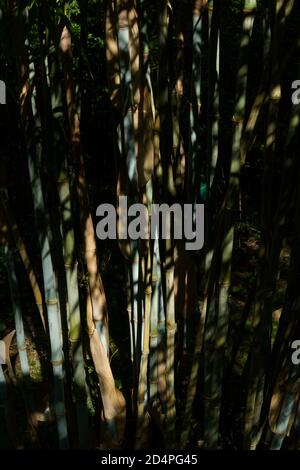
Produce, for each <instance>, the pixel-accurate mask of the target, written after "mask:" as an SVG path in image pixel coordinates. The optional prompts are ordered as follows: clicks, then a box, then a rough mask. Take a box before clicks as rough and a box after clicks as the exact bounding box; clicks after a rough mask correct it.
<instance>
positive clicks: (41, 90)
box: [0, 0, 300, 449]
mask: <svg viewBox="0 0 300 470" xmlns="http://www.w3.org/2000/svg"><path fill="white" fill-rule="evenodd" d="M19 3H20V2H17V1H13V0H12V1H9V2H7V4H6V5H5V6H3V7H1V8H2V9H1V13H2V16H1V22H2V23H3V24H5V25H7V28H8V29H9V30H10V31H13V30H18V34H16V35H11V39H10V40H9V41H7V42H6V43H5V44H6V46H5V48H3V50H2V49H1V54H2V55H3V56H4V57H5V58H6V59H5V60H6V65H7V66H8V64H9V67H12V68H13V69H14V70H15V71H16V74H17V79H16V83H15V84H14V87H15V90H16V95H15V103H14V108H15V110H16V116H17V117H16V122H17V125H18V136H19V139H20V142H21V143H20V147H21V149H22V155H23V157H24V159H26V162H27V170H26V171H27V178H28V187H29V188H30V189H31V195H30V200H31V204H32V212H33V215H34V221H35V222H34V223H35V230H36V240H35V242H36V244H37V247H36V251H37V253H38V254H39V261H38V263H39V266H38V264H37V263H33V262H32V259H31V258H32V247H30V244H28V240H27V241H26V238H24V237H23V234H22V230H21V229H20V227H19V225H18V217H16V216H15V214H14V210H13V201H10V199H11V196H12V188H11V183H10V176H9V175H7V174H6V173H7V172H8V173H9V168H10V165H9V161H8V160H9V159H8V155H10V151H9V149H6V150H5V152H4V153H3V156H1V179H0V190H1V201H0V237H1V238H0V240H1V245H3V246H5V251H4V257H5V262H6V266H7V273H8V274H7V275H8V283H9V290H10V297H11V308H12V311H13V317H14V325H15V333H14V332H12V333H11V336H9V335H8V336H7V337H6V342H7V344H9V342H10V341H11V339H12V338H13V336H14V334H16V348H17V351H18V356H19V360H20V368H21V375H22V383H21V385H20V387H21V390H22V393H23V396H24V403H25V405H26V416H27V420H28V423H29V425H30V428H31V432H32V436H33V437H32V440H33V441H34V442H35V445H36V446H39V445H40V442H39V431H38V425H37V423H36V422H35V419H34V416H35V404H34V400H33V399H32V395H31V392H30V388H31V380H30V364H29V362H30V361H29V359H30V357H29V351H28V345H27V341H26V337H27V336H28V333H27V326H26V322H25V318H26V316H25V315H24V312H22V301H21V299H20V295H19V286H18V284H19V282H20V279H19V274H18V270H17V269H16V268H17V264H16V259H19V260H20V261H21V262H22V264H23V269H24V272H25V276H26V279H27V281H28V282H27V288H30V289H31V291H32V293H33V297H34V300H35V303H36V310H37V313H38V318H39V322H40V324H41V327H42V331H43V333H42V334H43V335H44V337H45V338H46V340H47V344H48V355H47V361H48V363H49V364H50V365H51V372H50V382H51V386H50V402H49V406H50V408H49V415H48V418H45V416H46V414H45V413H44V418H45V419H48V421H49V422H53V423H55V426H56V428H55V429H56V438H57V445H58V446H59V447H60V448H69V447H71V448H74V447H80V448H86V447H93V446H94V447H95V446H99V447H101V448H120V447H122V446H126V445H132V446H133V447H134V448H136V449H143V448H148V447H151V446H153V445H158V446H161V447H164V448H168V449H176V448H178V447H179V448H181V449H184V448H187V447H191V446H192V447H193V446H194V447H197V448H200V447H201V448H202V447H203V448H209V449H216V448H226V447H227V446H228V447H230V446H231V447H235V448H239V447H240V448H244V449H259V448H268V449H280V448H290V449H297V448H299V445H300V427H299V423H300V392H299V390H300V389H299V366H297V365H295V364H293V363H292V362H291V360H290V358H291V354H292V351H291V344H292V342H293V341H294V340H296V339H299V337H300V336H299V335H300V328H299V312H298V309H299V298H298V297H299V294H298V291H299V289H298V280H299V269H300V258H299V227H300V221H299V213H300V212H299V210H300V208H299V207H298V206H299V202H300V198H299V188H298V186H299V185H298V183H297V181H298V177H299V164H298V155H297V152H298V140H299V135H300V134H299V122H300V120H299V118H300V116H299V109H300V108H299V105H293V104H292V102H291V100H290V99H289V93H290V94H292V91H291V90H290V87H289V85H291V83H292V82H293V81H294V80H296V79H297V78H300V77H298V75H299V71H300V68H299V60H295V58H296V59H297V57H298V55H299V45H300V42H299V31H300V28H299V18H300V7H299V4H298V2H295V1H293V0H277V1H275V2H273V1H272V2H271V1H268V0H257V1H256V0H245V1H242V0H237V1H234V0H230V1H228V2H221V1H220V0H214V1H211V0H209V1H206V0H186V1H180V0H172V1H171V0H170V1H169V0H163V1H160V2H155V1H154V0H153V2H145V1H144V0H139V1H138V0H107V1H105V2H99V4H100V3H101V11H102V14H103V23H104V26H103V30H104V31H103V32H104V38H103V39H104V40H105V51H106V58H105V60H104V66H103V70H102V73H103V74H105V75H106V77H107V91H106V93H107V94H108V96H109V98H110V104H109V105H108V104H107V103H106V105H107V106H111V109H112V111H111V113H110V119H111V128H112V140H113V144H114V145H113V148H114V157H115V162H116V168H117V177H116V184H115V192H116V196H117V200H118V198H119V196H127V198H128V203H129V204H134V203H142V204H145V205H146V206H147V207H148V210H149V211H150V208H151V206H152V204H153V203H157V204H161V203H164V202H165V203H167V204H172V203H174V202H177V203H179V204H182V205H183V204H185V203H189V204H192V205H193V207H194V208H195V205H196V204H198V203H204V204H205V246H204V249H203V250H202V251H200V252H199V253H193V254H191V253H189V252H187V251H185V249H184V242H183V241H180V240H174V239H168V240H161V239H160V238H159V234H157V235H158V236H157V238H156V239H151V240H150V239H149V240H130V239H123V237H122V236H120V237H119V240H118V249H119V250H120V252H121V254H122V257H123V259H122V263H123V266H124V268H125V276H124V279H125V280H124V286H119V287H118V288H119V290H120V291H121V288H122V287H123V290H124V291H125V294H126V307H127V324H128V331H129V338H128V339H129V350H130V351H129V354H128V364H127V365H128V370H129V371H130V373H131V381H130V387H129V388H130V389H129V390H125V389H122V391H121V390H120V389H119V388H118V386H117V385H116V380H115V376H114V374H113V370H112V364H111V359H112V358H111V343H110V334H109V327H108V326H109V322H108V318H109V306H110V304H109V301H108V300H107V299H108V298H109V295H107V294H109V289H110V288H112V286H109V285H107V286H106V289H107V290H106V292H105V289H104V284H103V281H102V277H101V273H100V269H99V246H100V244H98V243H97V239H96V235H95V229H94V223H93V213H92V209H91V207H92V203H91V191H90V188H89V177H88V175H87V172H86V166H87V154H86V152H85V145H84V142H83V138H82V123H81V119H82V107H81V99H83V95H84V93H85V92H86V90H85V89H84V86H83V82H84V78H82V79H79V78H78V77H79V74H78V61H76V60H77V59H78V58H77V56H76V54H75V55H74V49H75V50H76V48H78V50H79V51H80V52H79V64H80V66H81V67H82V70H83V71H86V69H85V67H86V61H87V59H86V57H85V54H84V51H82V50H81V47H82V48H83V49H84V47H87V39H88V37H89V36H88V34H87V31H88V28H89V23H88V19H91V16H89V15H91V10H89V8H88V4H87V2H85V1H80V2H78V3H77V2H76V5H77V8H78V11H79V12H80V16H81V25H80V27H81V29H80V40H79V42H80V45H79V46H78V44H77V43H76V41H78V36H76V33H75V31H74V28H73V24H72V15H71V13H70V12H71V5H70V4H69V3H68V2H61V5H58V3H59V2H58V3H57V4H55V5H54V4H50V3H49V2H44V3H42V2H35V3H34V5H31V7H30V8H29V7H26V6H25V7H24V6H21V5H20V4H19ZM70 3H72V2H70ZM73 3H74V2H73ZM73 3H72V5H73ZM148 3H149V4H150V3H151V8H150V7H149V5H148ZM76 37H77V39H76ZM31 41H33V42H34V46H33V45H32V44H31ZM286 44H288V45H289V46H290V48H289V51H288V52H287V53H284V51H285V47H286ZM231 48H232V50H231ZM2 55H1V57H2ZM258 56H259V61H258V62H259V65H257V64H256V60H257V57H258ZM258 66H259V67H260V72H261V74H260V75H259V74H257V73H256V67H258ZM289 67H290V69H291V70H292V73H293V76H291V72H287V70H288V68H289ZM0 125H1V127H3V128H5V123H4V122H2V119H1V121H0ZM100 152H101V149H100V146H99V153H100ZM103 153H105V151H104V150H103ZM103 158H104V157H103ZM99 166H101V162H100V163H99ZM2 167H3V170H2ZM249 168H250V169H251V168H258V171H259V176H258V177H257V179H256V182H257V181H259V182H261V188H260V189H257V194H254V193H255V191H253V188H249V187H247V186H246V185H245V182H244V180H245V179H246V178H245V176H244V175H247V174H248V175H249V174H250V173H249V172H248V173H247V171H249ZM249 178H250V177H249ZM49 188H51V191H49ZM251 198H253V199H255V200H257V201H258V202H257V211H258V213H259V217H258V216H257V214H256V213H255V214H254V215H253V214H252V212H251V211H252V208H251V203H250V202H249V199H251ZM117 209H118V218H119V221H120V222H121V224H118V226H119V227H120V226H122V221H124V220H125V218H124V214H123V213H122V207H121V206H120V207H118V208H117ZM253 212H254V211H253ZM250 213H251V214H250ZM248 214H250V215H249V218H251V217H252V216H253V218H254V219H255V220H256V221H255V224H256V227H257V232H256V233H258V234H259V235H257V236H256V242H257V244H258V249H257V250H256V252H255V255H254V258H255V260H254V262H253V260H252V259H250V254H249V253H250V248H249V245H250V242H251V240H252V239H251V237H248V239H247V240H246V242H245V237H243V230H242V228H243V220H244V225H247V224H248V225H251V222H249V223H248V221H247V219H246V217H247V216H248ZM192 216H193V217H195V210H194V212H193V214H192ZM150 220H151V212H150ZM245 221H246V222H245ZM248 228H249V227H248ZM119 235H120V234H119ZM245 246H246V247H248V248H245ZM245 249H246V259H245V260H244V261H243V254H244V253H245ZM243 250H244V251H243ZM285 252H287V253H288V256H287V258H288V262H287V267H286V271H287V272H283V264H284V263H283V261H282V260H283V254H284V253H285ZM18 257H19V258H18ZM251 263H252V264H251ZM243 264H244V265H245V266H247V268H246V269H248V272H246V275H244V276H246V277H245V279H246V281H244V283H245V286H244V285H242V286H241V285H240V284H239V282H238V281H237V279H238V276H237V274H239V275H240V277H242V276H243V273H241V272H239V271H242V270H243ZM249 270H250V271H251V272H250V273H249ZM80 277H81V278H83V279H84V281H85V282H83V283H80V282H79V279H80ZM242 279H243V277H242ZM282 285H284V293H283V296H282V298H281V300H280V302H281V304H280V309H281V310H280V318H276V317H275V315H274V311H276V307H277V305H276V300H275V299H276V296H277V294H278V290H279V286H282ZM236 288H238V290H239V289H240V290H242V289H243V288H244V290H245V291H246V293H245V294H243V302H242V307H237V306H236V304H235V292H236V291H237V290H236ZM237 296H238V295H237ZM236 303H238V302H236ZM114 321H116V320H115V319H114ZM119 333H120V335H122V334H123V333H122V332H119ZM297 335H298V338H297ZM8 356H9V355H8ZM89 364H90V365H91V368H92V373H90V368H89ZM91 375H92V376H93V377H94V379H95V377H96V383H97V390H96V392H95V390H93V387H92V386H91ZM10 376H13V367H12V365H11V364H10V358H9V357H8V358H7V366H6V367H4V368H3V369H2V367H0V398H1V401H3V402H4V405H5V413H6V419H7V423H9V422H10V423H11V419H10V416H11V403H10V401H9V399H8V398H7V397H8V391H9V387H10V386H11V385H10V383H11V381H10V379H9V377H10ZM13 380H14V379H13ZM95 396H96V402H97V404H96V408H97V409H96V419H95V418H93V417H92V413H91V412H90V410H89V408H88V403H91V402H92V401H93V399H94V401H95V398H93V397H95ZM125 398H126V399H125ZM99 423H100V426H99ZM8 426H10V428H11V426H12V425H11V424H8ZM228 427H229V428H230V430H229V431H228ZM95 429H96V430H95ZM99 429H100V432H99ZM97 433H98V434H97ZM129 434H130V437H128V435H129ZM158 436H159V437H158ZM228 436H230V437H228ZM156 439H157V441H159V443H158V442H156ZM230 439H232V441H233V443H232V442H230V443H229V444H228V442H227V440H230ZM128 441H129V442H128ZM16 446H18V443H16Z"/></svg>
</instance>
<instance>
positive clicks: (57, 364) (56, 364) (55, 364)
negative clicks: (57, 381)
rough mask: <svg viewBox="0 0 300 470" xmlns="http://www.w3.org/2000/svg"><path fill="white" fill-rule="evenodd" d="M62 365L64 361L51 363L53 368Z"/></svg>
mask: <svg viewBox="0 0 300 470" xmlns="http://www.w3.org/2000/svg"><path fill="white" fill-rule="evenodd" d="M63 363H64V360H63V359H60V360H59V361H51V364H52V365H53V366H54V367H55V366H62V365H63Z"/></svg>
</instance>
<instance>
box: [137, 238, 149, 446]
mask: <svg viewBox="0 0 300 470" xmlns="http://www.w3.org/2000/svg"><path fill="white" fill-rule="evenodd" d="M144 260H145V267H144V271H145V272H144V279H145V284H144V285H145V300H144V302H145V312H144V329H143V338H142V343H143V344H142V351H141V365H140V375H139V381H138V395H137V400H138V403H137V424H136V426H137V427H136V443H135V448H136V449H141V448H143V447H145V446H146V447H147V446H149V439H148V427H149V418H148V409H147V408H148V359H149V352H150V314H151V294H152V288H151V282H152V281H151V252H150V247H148V253H147V254H146V256H145V258H144Z"/></svg>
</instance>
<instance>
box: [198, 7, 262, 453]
mask: <svg viewBox="0 0 300 470" xmlns="http://www.w3.org/2000/svg"><path fill="white" fill-rule="evenodd" d="M255 9H256V2H255V1H254V2H253V1H250V2H247V1H246V2H245V5H244V12H245V19H244V22H243V32H242V40H241V49H240V58H239V69H238V76H237V85H236V89H237V94H236V104H235V114H234V123H235V128H234V133H233V141H232V156H231V165H230V178H229V183H228V192H227V194H226V196H225V207H224V210H225V219H224V228H223V240H222V245H221V260H220V273H219V279H218V285H217V286H216V287H215V295H216V296H217V297H218V300H217V311H216V312H214V315H215V316H216V319H215V321H216V328H215V331H214V334H213V344H214V352H213V356H212V358H211V367H212V369H208V368H207V367H206V374H209V376H210V380H209V381H208V382H207V385H208V388H207V391H206V394H207V395H208V398H209V401H208V403H207V407H206V415H207V417H208V418H209V420H208V422H207V424H206V427H205V431H204V440H205V443H206V446H207V447H208V448H217V445H218V437H219V420H220V409H221V394H222V380H223V369H224V357H225V343H226V337H227V330H228V320H229V311H228V293H229V288H230V278H231V263H232V250H233V240H234V219H233V215H232V214H233V210H234V208H235V207H236V204H237V197H238V186H239V171H240V143H241V137H242V124H243V119H244V116H245V109H246V90H247V63H248V61H247V52H248V47H249V42H250V37H251V33H252V26H253V21H254V10H255ZM207 392H208V393H207Z"/></svg>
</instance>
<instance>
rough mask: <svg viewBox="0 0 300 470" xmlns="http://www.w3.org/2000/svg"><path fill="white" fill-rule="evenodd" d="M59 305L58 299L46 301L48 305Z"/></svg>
mask: <svg viewBox="0 0 300 470" xmlns="http://www.w3.org/2000/svg"><path fill="white" fill-rule="evenodd" d="M57 304H58V300H57V299H50V300H46V305H57Z"/></svg>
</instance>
